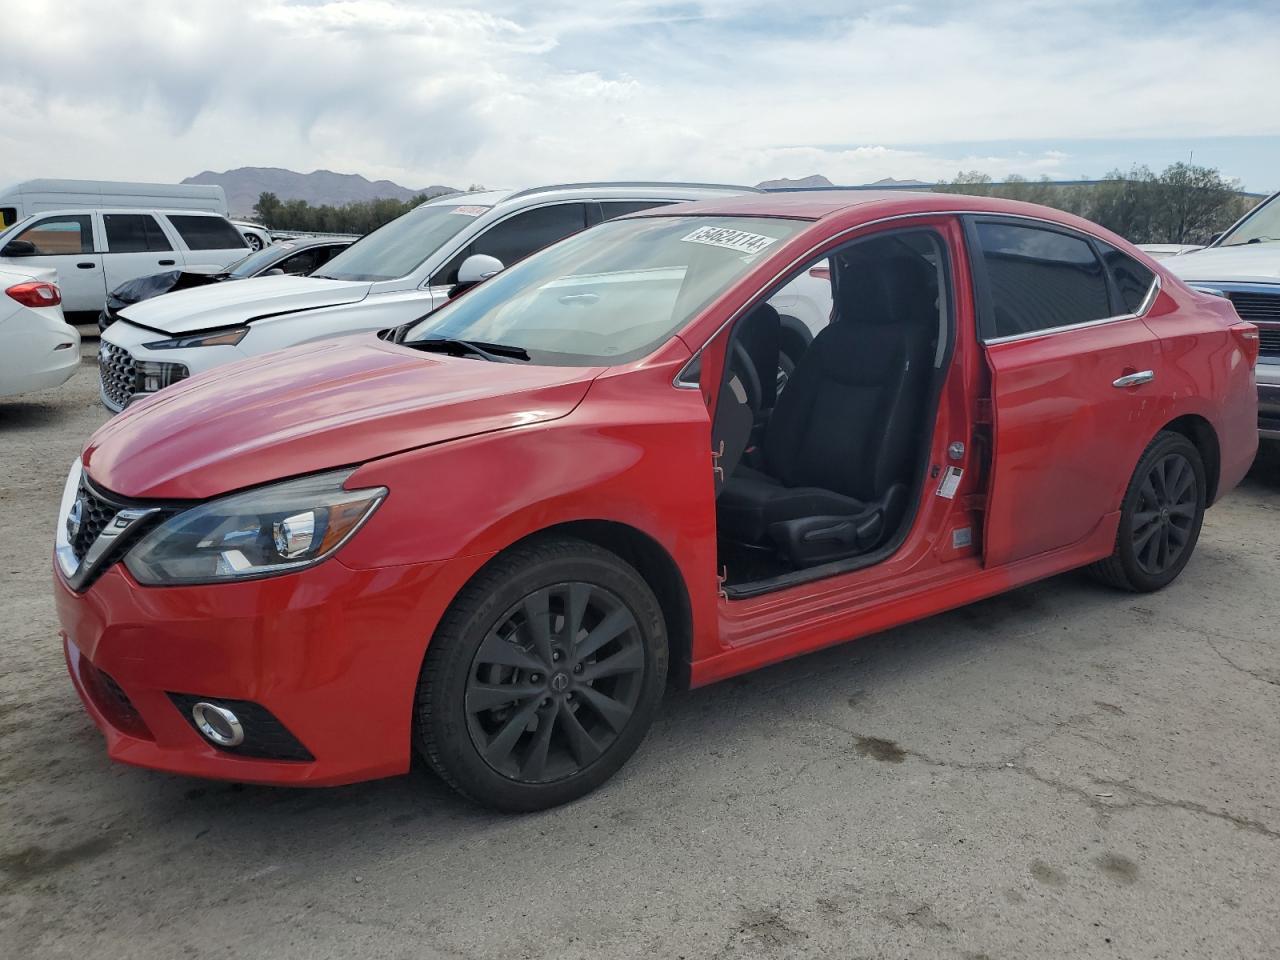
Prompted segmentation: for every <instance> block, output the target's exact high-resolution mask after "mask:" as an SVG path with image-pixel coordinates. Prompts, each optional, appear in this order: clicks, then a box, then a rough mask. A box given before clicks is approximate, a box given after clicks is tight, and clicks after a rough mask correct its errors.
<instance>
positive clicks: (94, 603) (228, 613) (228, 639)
mask: <svg viewBox="0 0 1280 960" xmlns="http://www.w3.org/2000/svg"><path fill="white" fill-rule="evenodd" d="M446 566H447V565H446V564H441V563H433V564H422V565H415V566H407V567H389V568H382V569H375V570H353V569H351V568H349V567H346V566H344V565H343V564H342V563H341V562H340V560H339V559H338V558H336V557H335V558H331V559H330V560H328V561H326V562H324V563H322V564H320V565H319V566H317V567H315V568H313V569H311V570H305V571H302V572H300V573H296V574H291V575H287V576H282V577H275V578H270V579H264V580H258V581H250V582H245V583H227V584H218V585H213V586H199V587H142V586H140V585H139V584H138V583H137V582H136V581H134V580H133V579H132V577H130V576H129V574H128V572H127V571H126V570H125V569H124V567H123V565H120V564H116V565H115V566H113V567H111V568H110V569H108V570H107V571H106V573H104V574H103V575H102V576H101V577H100V578H99V579H98V580H97V581H96V582H94V584H93V585H92V586H91V587H90V588H89V589H88V590H87V591H85V592H84V593H83V594H77V593H75V592H74V591H72V590H71V588H70V587H69V586H68V585H67V583H66V581H65V580H64V579H63V578H62V576H61V575H60V574H59V573H58V572H57V570H56V569H55V570H54V574H53V575H54V593H55V600H56V604H57V609H58V618H59V621H60V623H61V626H62V630H61V635H62V639H63V645H64V650H65V654H66V659H67V667H68V670H69V671H70V673H71V678H72V682H73V683H74V684H75V687H76V690H77V692H78V693H79V694H80V698H81V700H82V701H83V702H84V705H85V708H86V709H87V710H88V712H89V714H90V716H91V717H92V718H93V721H94V723H95V724H96V725H97V726H98V728H99V729H100V730H101V731H102V733H103V735H104V736H105V738H106V741H107V753H108V755H109V756H110V757H111V758H112V759H113V760H118V761H121V762H123V763H128V764H133V765H135V766H140V767H148V768H151V769H156V770H164V771H167V772H170V773H178V774H186V775H189V776H197V777H209V778H214V779H225V780H235V781H240V782H246V783H261V784H276V785H297V786H323V785H332V784H340V783H350V782H354V781H358V780H368V779H373V778H377V777H385V776H392V775H395V774H399V773H403V772H405V771H406V770H407V769H408V767H409V758H410V752H411V746H410V730H411V720H412V710H413V699H414V694H415V690H416V687H417V681H418V673H419V670H420V668H421V664H422V658H423V655H424V653H425V649H426V643H427V640H428V638H429V637H430V636H431V633H432V631H433V630H434V629H435V624H436V622H437V620H438V618H439V616H440V614H441V613H442V612H443V609H444V606H445V604H447V602H448V595H449V594H450V591H443V594H444V596H443V597H442V596H441V594H442V591H441V590H440V589H439V584H437V582H436V581H437V578H438V577H439V575H440V573H441V571H442V570H443V569H444V568H445V567H446ZM433 586H434V587H436V589H433ZM184 695H186V696H188V697H192V696H194V697H199V698H202V699H210V700H215V701H248V702H250V703H251V704H255V705H260V706H261V707H262V708H263V710H264V711H266V712H269V714H270V716H272V717H273V718H275V719H276V720H278V722H279V724H280V725H281V726H282V727H283V728H284V729H285V730H287V731H288V733H289V734H290V735H291V736H292V738H294V740H296V742H297V743H299V744H301V745H302V747H304V748H305V750H304V751H303V752H302V754H301V756H307V755H309V756H310V757H312V758H313V759H310V760H297V759H293V760H287V759H279V758H264V757H261V756H252V755H245V754H244V753H243V752H240V753H238V752H236V751H235V750H228V749H222V748H218V747H216V746H214V745H213V744H212V743H210V742H208V741H207V740H205V739H204V738H203V737H202V736H201V735H200V734H199V733H198V732H197V731H196V729H195V727H194V725H193V724H192V723H191V722H190V720H189V717H188V715H187V714H186V713H185V712H184V711H183V710H181V709H180V708H179V706H178V703H181V702H183V701H182V697H183V696H184ZM250 723H251V721H250V722H246V724H245V728H246V734H247V736H246V742H249V741H250V739H251V737H252V731H251V730H250V729H249V727H250Z"/></svg>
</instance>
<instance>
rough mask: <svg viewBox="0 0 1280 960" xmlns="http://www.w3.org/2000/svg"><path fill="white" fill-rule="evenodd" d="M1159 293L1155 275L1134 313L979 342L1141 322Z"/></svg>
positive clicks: (1048, 335)
mask: <svg viewBox="0 0 1280 960" xmlns="http://www.w3.org/2000/svg"><path fill="white" fill-rule="evenodd" d="M1159 292H1160V274H1158V273H1157V274H1156V275H1155V279H1154V280H1152V281H1151V289H1149V290H1148V291H1147V295H1146V296H1145V297H1143V298H1142V303H1141V305H1140V306H1139V307H1138V310H1137V312H1136V313H1119V314H1116V315H1115V316H1114V317H1101V318H1099V319H1097V320H1085V321H1084V322H1083V323H1069V324H1067V325H1066V326H1062V327H1045V328H1044V329H1043V330H1028V331H1027V332H1025V333H1010V334H1007V335H1005V336H1003V337H991V338H990V339H986V340H983V339H981V338H979V341H980V342H981V343H982V345H983V346H987V347H990V346H995V345H996V344H1000V343H1017V342H1018V341H1020V340H1035V339H1037V338H1039V337H1051V336H1053V335H1054V334H1055V333H1066V332H1069V331H1071V330H1087V329H1089V328H1090V327H1101V326H1103V325H1104V324H1108V323H1120V322H1122V321H1124V320H1141V319H1142V318H1143V317H1145V316H1146V315H1147V313H1148V312H1150V310H1151V306H1152V304H1154V303H1155V302H1156V296H1157V295H1158V294H1159Z"/></svg>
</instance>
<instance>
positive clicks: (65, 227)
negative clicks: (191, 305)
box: [0, 208, 249, 314]
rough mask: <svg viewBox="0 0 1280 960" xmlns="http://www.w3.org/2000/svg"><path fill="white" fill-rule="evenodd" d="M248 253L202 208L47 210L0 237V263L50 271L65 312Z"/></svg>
mask: <svg viewBox="0 0 1280 960" xmlns="http://www.w3.org/2000/svg"><path fill="white" fill-rule="evenodd" d="M248 253H249V246H248V244H246V243H245V240H244V237H243V236H241V235H240V231H239V230H237V229H236V228H235V227H234V226H232V225H231V222H230V221H229V220H227V218H226V217H223V216H220V215H218V214H214V213H206V212H204V211H201V210H193V209H186V210H139V209H136V208H119V209H113V208H106V209H100V210H89V209H84V208H77V209H71V210H50V211H47V212H41V213H36V214H33V215H31V216H28V217H27V218H26V219H23V220H19V221H18V222H17V223H16V224H14V225H13V226H11V227H9V228H8V229H7V230H3V231H0V265H3V264H7V265H9V266H11V267H14V268H16V269H19V270H21V269H30V268H46V269H47V268H52V269H54V270H56V271H57V274H58V286H59V287H60V288H61V290H62V309H63V311H64V312H65V313H78V312H81V311H92V312H93V313H94V314H97V313H98V311H100V310H101V309H102V305H103V304H104V303H105V302H106V299H107V292H108V291H109V290H114V289H115V288H116V287H118V286H120V284H122V283H125V282H126V281H128V280H134V279H136V278H138V277H143V276H147V275H148V274H152V273H159V272H160V271H162V270H180V269H182V268H184V267H185V268H192V267H210V268H215V269H217V268H221V267H225V266H227V264H229V263H231V262H232V261H234V260H239V259H240V258H241V257H243V256H245V255H247V254H248Z"/></svg>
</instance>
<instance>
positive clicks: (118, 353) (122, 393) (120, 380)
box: [98, 340, 138, 408]
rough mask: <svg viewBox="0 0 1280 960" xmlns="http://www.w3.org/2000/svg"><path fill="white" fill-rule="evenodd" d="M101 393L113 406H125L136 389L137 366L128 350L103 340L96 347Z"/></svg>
mask: <svg viewBox="0 0 1280 960" xmlns="http://www.w3.org/2000/svg"><path fill="white" fill-rule="evenodd" d="M98 376H99V377H101V379H102V393H103V395H104V396H105V397H106V398H107V400H109V401H110V402H111V404H112V405H113V406H116V407H121V408H123V407H125V406H127V405H128V403H129V401H130V400H132V399H133V395H134V394H135V393H136V392H137V390H138V366H137V364H135V363H134V362H133V357H132V356H131V355H130V353H129V351H128V350H125V349H124V348H123V347H117V346H116V345H115V344H114V343H108V342H107V341H106V340H103V341H102V343H101V345H100V346H99V348H98Z"/></svg>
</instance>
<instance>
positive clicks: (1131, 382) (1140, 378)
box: [1111, 370, 1156, 389]
mask: <svg viewBox="0 0 1280 960" xmlns="http://www.w3.org/2000/svg"><path fill="white" fill-rule="evenodd" d="M1155 378H1156V372H1155V371H1154V370H1139V371H1138V372H1137V373H1126V374H1125V375H1124V376H1123V377H1117V378H1116V379H1115V380H1112V381H1111V385H1112V386H1113V387H1120V388H1121V389H1123V388H1125V387H1136V386H1138V384H1141V383H1150V382H1151V381H1152V380H1154V379H1155Z"/></svg>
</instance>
